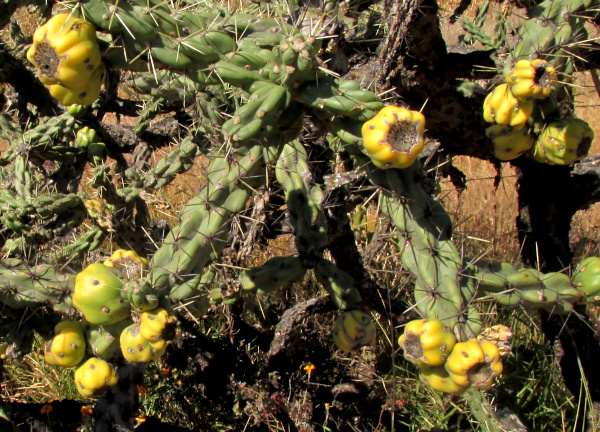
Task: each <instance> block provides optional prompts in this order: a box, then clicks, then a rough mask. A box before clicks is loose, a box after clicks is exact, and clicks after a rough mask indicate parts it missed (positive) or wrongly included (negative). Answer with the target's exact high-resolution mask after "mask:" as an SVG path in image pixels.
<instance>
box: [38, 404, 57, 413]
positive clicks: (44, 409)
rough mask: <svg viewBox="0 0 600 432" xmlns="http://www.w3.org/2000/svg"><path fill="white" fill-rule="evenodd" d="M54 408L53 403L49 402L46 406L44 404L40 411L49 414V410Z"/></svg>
mask: <svg viewBox="0 0 600 432" xmlns="http://www.w3.org/2000/svg"><path fill="white" fill-rule="evenodd" d="M53 409H54V407H53V406H52V405H48V404H46V405H44V406H43V407H42V408H41V409H40V412H41V413H42V414H48V413H49V412H51V411H52V410H53Z"/></svg>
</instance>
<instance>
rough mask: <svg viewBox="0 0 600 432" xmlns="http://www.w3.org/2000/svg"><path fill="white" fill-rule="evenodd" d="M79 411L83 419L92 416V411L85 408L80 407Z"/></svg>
mask: <svg viewBox="0 0 600 432" xmlns="http://www.w3.org/2000/svg"><path fill="white" fill-rule="evenodd" d="M80 411H81V415H82V416H83V417H91V415H92V414H94V410H93V409H91V408H88V407H86V406H82V407H81V410H80Z"/></svg>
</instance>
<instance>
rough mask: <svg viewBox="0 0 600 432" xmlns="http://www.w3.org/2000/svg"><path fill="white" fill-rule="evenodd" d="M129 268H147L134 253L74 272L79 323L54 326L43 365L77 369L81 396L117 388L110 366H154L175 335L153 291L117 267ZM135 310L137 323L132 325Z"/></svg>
mask: <svg viewBox="0 0 600 432" xmlns="http://www.w3.org/2000/svg"><path fill="white" fill-rule="evenodd" d="M128 262H129V264H130V263H131V262H134V263H136V264H139V265H145V264H147V261H146V260H145V259H144V258H140V257H139V256H138V255H137V254H136V253H135V252H133V251H125V250H117V251H115V252H114V253H113V255H112V256H111V257H110V258H109V259H107V260H106V261H105V264H101V263H94V264H90V265H89V266H87V267H86V268H85V269H84V270H82V271H81V272H79V273H78V274H77V276H76V278H75V286H74V288H73V294H72V295H73V306H74V307H75V308H76V309H77V311H78V312H79V313H81V315H82V316H83V318H82V320H81V321H72V320H65V321H61V322H59V323H58V324H57V325H56V326H55V327H54V331H53V336H52V338H51V339H50V340H48V342H47V344H46V350H45V360H46V362H47V363H49V364H51V365H54V366H60V367H73V366H78V368H77V370H76V371H75V383H76V387H77V390H78V391H79V393H80V394H81V395H82V396H86V397H97V396H99V395H102V394H103V393H104V391H105V390H106V389H108V388H109V387H111V386H112V385H114V384H115V383H116V382H117V375H116V372H115V369H116V368H115V366H114V365H113V364H112V363H110V362H111V361H117V360H119V358H121V359H124V360H125V361H127V362H149V361H156V360H158V359H160V357H161V356H162V355H163V354H164V353H165V351H166V348H167V346H168V345H170V344H171V343H173V341H174V340H175V339H176V338H177V337H178V336H179V334H180V331H179V328H178V321H177V319H176V317H175V316H174V315H171V314H170V313H169V312H168V311H167V310H166V309H164V308H161V307H157V306H158V299H157V297H156V295H155V290H154V289H153V288H151V287H150V285H149V284H146V285H143V284H141V283H139V282H136V281H129V280H128V279H126V278H125V277H124V276H123V273H122V272H121V271H120V270H119V269H118V267H123V266H124V265H126V264H127V263H128ZM138 276H139V273H138ZM140 282H141V281H140ZM138 285H140V286H138ZM134 310H135V311H137V313H139V314H140V318H139V322H133V321H132V319H133V316H134V314H133V313H132V311H134ZM90 356H91V357H90ZM88 357H89V358H88ZM86 358H88V359H87V360H86V361H85V362H84V363H83V364H81V363H82V361H83V360H84V359H86Z"/></svg>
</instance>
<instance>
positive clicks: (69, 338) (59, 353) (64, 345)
mask: <svg viewBox="0 0 600 432" xmlns="http://www.w3.org/2000/svg"><path fill="white" fill-rule="evenodd" d="M83 357H85V336H84V335H83V328H82V327H81V324H80V323H78V322H75V321H62V322H59V323H58V324H56V326H55V327H54V337H53V338H52V339H51V340H49V341H48V343H47V344H46V352H45V355H44V359H45V360H46V363H48V364H51V365H54V366H61V367H71V366H77V365H78V364H79V363H81V361H82V360H83Z"/></svg>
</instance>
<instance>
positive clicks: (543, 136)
mask: <svg viewBox="0 0 600 432" xmlns="http://www.w3.org/2000/svg"><path fill="white" fill-rule="evenodd" d="M556 83H557V75H556V70H555V69H554V68H553V67H552V66H550V65H549V64H548V62H547V61H546V60H542V59H536V60H519V61H518V62H517V63H516V64H515V66H514V68H513V70H512V72H511V73H509V74H508V75H507V76H506V82H505V83H503V84H500V85H499V86H497V87H495V88H494V89H493V90H492V91H491V92H490V93H489V94H488V95H487V97H486V99H485V101H484V103H483V118H484V120H485V121H486V122H488V123H492V126H489V127H488V128H487V130H486V135H487V136H488V137H489V138H490V139H491V140H492V142H493V144H494V155H495V156H496V157H497V158H498V159H500V160H503V161H508V160H513V159H515V158H517V157H519V156H521V155H522V154H524V153H526V152H528V151H531V154H532V156H533V157H534V159H535V160H537V161H538V162H542V163H546V164H549V165H568V164H571V163H573V162H575V161H577V160H580V159H582V158H584V157H585V156H587V153H588V150H589V147H590V145H591V142H592V140H593V138H594V133H593V131H592V129H591V128H590V126H589V125H588V124H587V123H586V122H585V121H583V120H581V119H578V118H566V119H562V120H558V121H555V122H552V123H549V124H546V125H544V128H543V130H542V132H541V133H540V134H539V135H538V136H537V138H535V137H534V136H533V132H532V131H531V130H530V128H529V127H527V124H528V120H529V119H530V117H531V115H532V113H533V110H534V100H536V99H538V100H539V99H545V98H547V97H548V96H550V94H551V93H552V91H553V90H554V88H555V86H556Z"/></svg>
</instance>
